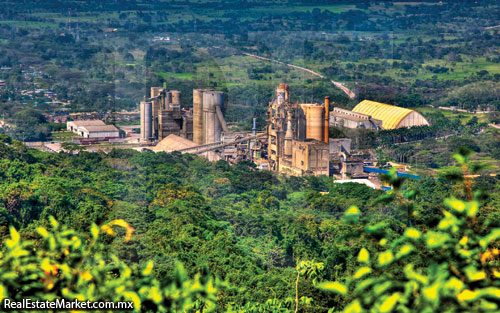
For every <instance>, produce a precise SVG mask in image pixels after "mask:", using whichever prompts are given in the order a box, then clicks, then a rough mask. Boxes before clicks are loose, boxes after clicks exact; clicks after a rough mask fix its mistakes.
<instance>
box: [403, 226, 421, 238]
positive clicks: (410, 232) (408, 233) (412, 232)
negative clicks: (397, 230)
mask: <svg viewBox="0 0 500 313" xmlns="http://www.w3.org/2000/svg"><path fill="white" fill-rule="evenodd" d="M404 235H405V237H408V238H411V239H419V238H420V236H421V235H422V234H421V233H420V231H418V230H416V229H415V228H412V227H410V228H407V229H406V230H405V233H404Z"/></svg>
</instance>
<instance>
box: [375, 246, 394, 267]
mask: <svg viewBox="0 0 500 313" xmlns="http://www.w3.org/2000/svg"><path fill="white" fill-rule="evenodd" d="M393 260H394V256H393V254H392V251H391V250H387V251H385V252H381V253H380V254H379V255H378V264H379V265H380V266H385V265H388V264H391V263H392V261H393Z"/></svg>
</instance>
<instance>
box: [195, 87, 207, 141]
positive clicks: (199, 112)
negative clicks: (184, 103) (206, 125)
mask: <svg viewBox="0 0 500 313" xmlns="http://www.w3.org/2000/svg"><path fill="white" fill-rule="evenodd" d="M203 91H204V90H203V89H194V90H193V141H194V142H195V143H197V144H200V145H202V144H204V141H203Z"/></svg>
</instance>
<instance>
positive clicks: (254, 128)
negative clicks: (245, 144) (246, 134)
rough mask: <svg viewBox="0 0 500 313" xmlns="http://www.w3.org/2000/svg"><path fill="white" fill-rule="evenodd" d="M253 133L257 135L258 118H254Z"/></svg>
mask: <svg viewBox="0 0 500 313" xmlns="http://www.w3.org/2000/svg"><path fill="white" fill-rule="evenodd" d="M252 134H253V135H254V136H255V135H257V118H255V117H254V118H253V127H252Z"/></svg>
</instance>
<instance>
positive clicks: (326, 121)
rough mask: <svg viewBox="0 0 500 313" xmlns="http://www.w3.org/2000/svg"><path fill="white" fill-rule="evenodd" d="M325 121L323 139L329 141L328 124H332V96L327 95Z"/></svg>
mask: <svg viewBox="0 0 500 313" xmlns="http://www.w3.org/2000/svg"><path fill="white" fill-rule="evenodd" d="M323 118H324V122H323V129H324V132H323V140H324V141H325V142H326V143H328V140H329V136H330V135H329V134H328V126H329V124H330V97H325V113H324V115H323Z"/></svg>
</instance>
